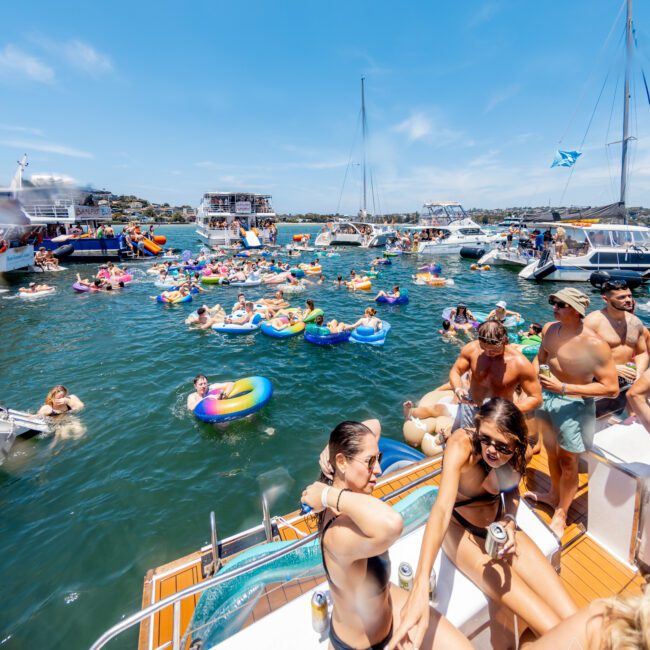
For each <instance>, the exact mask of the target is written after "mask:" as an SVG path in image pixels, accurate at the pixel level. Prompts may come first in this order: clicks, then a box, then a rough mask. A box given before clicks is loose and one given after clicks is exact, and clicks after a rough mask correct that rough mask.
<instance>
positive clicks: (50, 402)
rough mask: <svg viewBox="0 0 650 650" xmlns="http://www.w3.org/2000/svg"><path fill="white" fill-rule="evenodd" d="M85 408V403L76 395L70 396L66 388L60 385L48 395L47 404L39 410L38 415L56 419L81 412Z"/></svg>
mask: <svg viewBox="0 0 650 650" xmlns="http://www.w3.org/2000/svg"><path fill="white" fill-rule="evenodd" d="M83 407H84V403H83V402H82V401H81V400H80V399H79V398H78V397H77V396H76V395H70V394H69V392H68V389H67V388H66V387H65V386H62V385H61V384H58V385H57V386H55V387H54V388H52V389H51V390H50V392H49V393H48V394H47V397H46V398H45V404H43V406H41V408H40V409H38V413H37V415H41V416H49V417H54V416H57V415H63V414H64V413H71V412H73V411H79V410H81V409H82V408H83Z"/></svg>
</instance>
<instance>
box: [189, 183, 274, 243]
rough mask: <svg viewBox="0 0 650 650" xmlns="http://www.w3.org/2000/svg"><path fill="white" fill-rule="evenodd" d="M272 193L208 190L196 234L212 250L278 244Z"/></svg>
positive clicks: (201, 205)
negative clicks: (241, 245) (236, 246)
mask: <svg viewBox="0 0 650 650" xmlns="http://www.w3.org/2000/svg"><path fill="white" fill-rule="evenodd" d="M275 216H276V215H275V212H274V211H273V208H272V207H271V195H270V194H251V193H249V192H206V193H205V194H204V195H203V197H202V198H201V203H200V205H199V207H198V209H197V212H196V234H197V235H198V236H199V239H200V240H201V241H202V242H204V243H205V244H207V245H208V246H209V247H210V248H211V249H213V250H214V249H217V248H221V247H229V246H233V245H235V244H237V245H239V244H243V246H244V247H245V248H259V247H261V246H268V245H270V244H274V243H275V227H274V226H273V223H274V222H275Z"/></svg>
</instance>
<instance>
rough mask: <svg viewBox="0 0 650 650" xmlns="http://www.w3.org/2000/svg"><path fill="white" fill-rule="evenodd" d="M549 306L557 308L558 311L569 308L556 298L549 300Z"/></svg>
mask: <svg viewBox="0 0 650 650" xmlns="http://www.w3.org/2000/svg"><path fill="white" fill-rule="evenodd" d="M548 304H549V305H551V306H552V307H557V308H558V309H564V308H565V307H566V306H567V304H566V303H565V302H562V301H561V300H556V299H555V298H549V299H548Z"/></svg>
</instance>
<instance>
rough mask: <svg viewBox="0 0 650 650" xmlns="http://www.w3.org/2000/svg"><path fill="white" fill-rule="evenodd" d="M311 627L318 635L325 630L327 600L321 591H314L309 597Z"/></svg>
mask: <svg viewBox="0 0 650 650" xmlns="http://www.w3.org/2000/svg"><path fill="white" fill-rule="evenodd" d="M311 626H312V627H313V628H314V632H316V633H318V634H322V633H323V632H325V630H326V629H327V598H326V596H325V594H324V593H323V592H322V591H315V592H314V595H313V596H312V597H311Z"/></svg>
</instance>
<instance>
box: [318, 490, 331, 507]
mask: <svg viewBox="0 0 650 650" xmlns="http://www.w3.org/2000/svg"><path fill="white" fill-rule="evenodd" d="M329 491H330V486H329V485H327V486H326V487H324V488H323V491H322V492H321V493H320V502H321V505H322V506H323V508H327V495H328V494H329Z"/></svg>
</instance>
